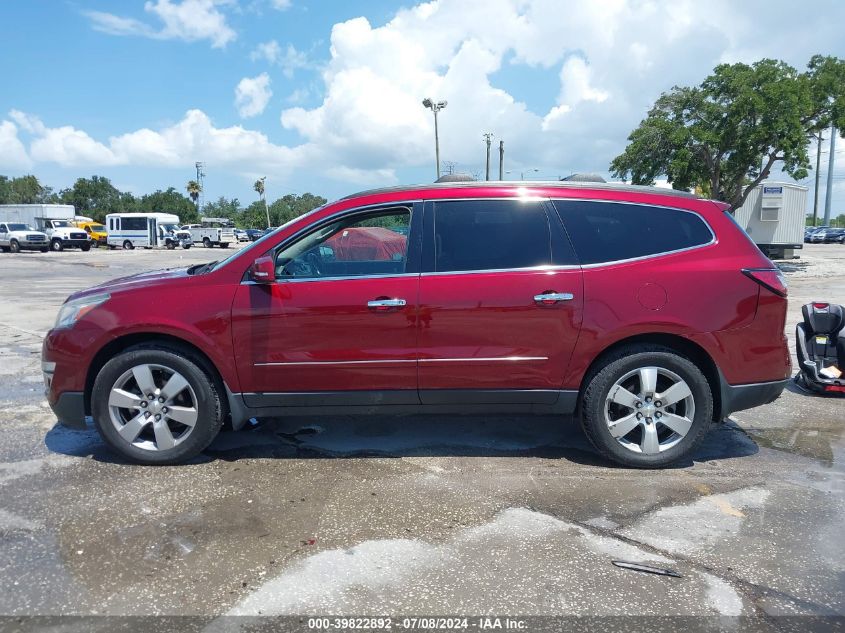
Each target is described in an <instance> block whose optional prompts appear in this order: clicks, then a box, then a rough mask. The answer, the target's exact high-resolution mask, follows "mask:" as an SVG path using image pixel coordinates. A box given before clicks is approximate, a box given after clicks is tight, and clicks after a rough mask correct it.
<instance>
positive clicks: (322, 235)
mask: <svg viewBox="0 0 845 633" xmlns="http://www.w3.org/2000/svg"><path fill="white" fill-rule="evenodd" d="M410 226H411V212H410V210H408V209H406V208H401V209H390V210H389V211H384V212H379V213H372V214H367V215H354V216H348V217H345V218H343V219H341V220H337V221H336V222H332V223H331V224H327V225H325V226H323V227H321V228H319V229H317V230H316V231H314V232H313V233H309V234H308V235H306V236H305V237H303V238H301V239H300V240H298V241H296V242H294V243H293V244H291V245H289V246H287V247H285V248H284V249H283V250H281V251H280V252H279V253H278V255H276V278H277V279H286V278H297V279H302V278H304V279H320V278H325V277H356V276H364V275H398V274H402V273H404V272H405V266H406V263H407V257H408V235H409V233H410Z"/></svg>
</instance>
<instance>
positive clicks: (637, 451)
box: [581, 345, 713, 468]
mask: <svg viewBox="0 0 845 633" xmlns="http://www.w3.org/2000/svg"><path fill="white" fill-rule="evenodd" d="M712 418H713V395H712V393H711V391H710V385H709V383H708V382H707V378H706V377H705V376H704V374H703V373H702V372H701V370H700V369H699V368H698V367H697V366H696V365H695V364H694V363H693V362H691V361H690V360H689V359H688V358H686V357H684V356H682V355H680V354H678V353H677V352H675V351H674V350H672V349H669V348H665V347H662V346H654V345H640V346H633V347H628V348H623V349H620V350H619V351H618V352H617V353H615V354H613V356H611V357H609V358H608V359H606V361H605V362H604V363H603V365H602V366H601V367H600V368H599V369H598V371H597V372H596V373H594V374H593V376H592V377H591V379H590V380H589V382H588V384H587V388H586V390H585V391H584V394H583V399H582V402H581V424H582V426H583V428H584V432H585V433H586V435H587V437H588V438H589V439H590V441H591V442H592V444H593V446H595V448H596V449H597V450H598V451H599V452H600V453H601V454H602V455H604V456H605V457H607V458H608V459H610V460H612V461H615V462H617V463H619V464H622V465H624V466H630V467H634V468H661V467H664V466H668V465H670V464H672V463H673V462H676V461H678V460H679V459H681V458H682V457H685V456H687V455H688V454H689V453H690V452H691V451H692V450H694V449H695V447H696V446H698V444H699V443H700V442H701V440H703V439H704V436H705V435H706V434H707V431H708V429H709V428H710V423H711V421H712Z"/></svg>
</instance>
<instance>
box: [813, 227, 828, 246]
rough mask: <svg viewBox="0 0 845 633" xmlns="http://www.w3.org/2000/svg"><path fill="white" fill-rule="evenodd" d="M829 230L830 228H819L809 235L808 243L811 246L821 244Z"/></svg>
mask: <svg viewBox="0 0 845 633" xmlns="http://www.w3.org/2000/svg"><path fill="white" fill-rule="evenodd" d="M829 230H830V227H827V226H826V227H819V228H818V229H816V230H815V231H813V232H812V233H811V234H810V243H811V244H823V243H824V241H825V238H826V237H827V232H828V231H829Z"/></svg>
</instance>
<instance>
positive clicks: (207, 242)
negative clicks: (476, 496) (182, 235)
mask: <svg viewBox="0 0 845 633" xmlns="http://www.w3.org/2000/svg"><path fill="white" fill-rule="evenodd" d="M202 245H203V246H205V247H206V248H211V246H212V244H211V240H210V239H208V238H207V237H204V238H202Z"/></svg>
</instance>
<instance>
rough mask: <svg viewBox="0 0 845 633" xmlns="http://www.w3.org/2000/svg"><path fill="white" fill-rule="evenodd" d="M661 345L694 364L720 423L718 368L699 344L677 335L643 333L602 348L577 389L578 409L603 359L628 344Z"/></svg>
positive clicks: (714, 415) (720, 399) (720, 406)
mask: <svg viewBox="0 0 845 633" xmlns="http://www.w3.org/2000/svg"><path fill="white" fill-rule="evenodd" d="M638 344H639V345H644V344H651V345H661V346H663V347H667V348H669V349H672V350H674V351H677V352H678V353H680V354H681V355H683V356H685V357H687V358H688V359H689V360H690V361H691V362H693V363H694V364H695V365H696V366H697V367H698V368H699V369H700V370H701V372H702V373H703V374H704V377H705V378H706V379H707V383H708V384H709V385H710V392H711V393H712V394H713V419H714V420H715V421H719V420H721V419H722V394H721V378H720V372H719V368H718V366H717V365H716V362H715V361H714V360H713V357H712V356H710V354H709V353H708V352H707V350H705V349H704V348H703V347H701V345H699V344H698V343H696V342H694V341H691V340H690V339H688V338H684V337H683V336H679V335H677V334H668V333H665V332H652V333H645V334H636V335H634V336H629V337H626V338H623V339H620V340H618V341H615V342H613V343H611V344H610V345H608V346H607V347H605V348H604V349H603V350H601V352H599V353H598V354H597V355H596V357H595V358H594V359H593V360H592V362H591V363H590V366H589V367H588V368H587V371H586V372H585V373H584V377H583V378H582V379H581V385H580V388H579V390H578V394H579V395H578V408H579V410H580V407H581V397H582V394H583V393H584V390H585V389H586V387H587V384H588V383H589V382H590V380H591V379H592V377H593V376H594V375H595V374H596V373H597V372H598V371H599V369H600V368H601V367H602V365H603V364H604V360H605V359H606V358H607V357H608V356H610V355H612V354H613V353H615V352H616V351H617V350H619V349H621V348H623V347H628V346H631V345H638Z"/></svg>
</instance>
